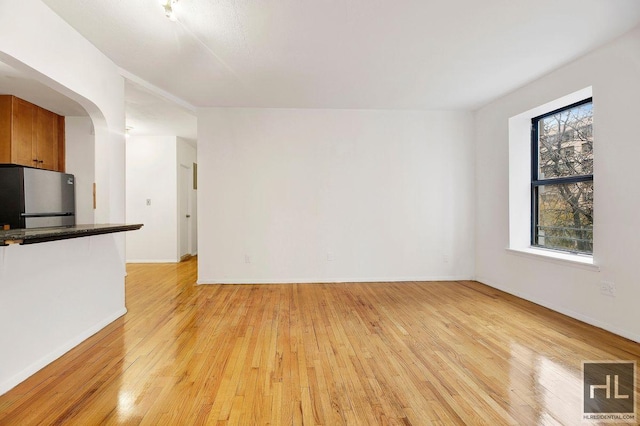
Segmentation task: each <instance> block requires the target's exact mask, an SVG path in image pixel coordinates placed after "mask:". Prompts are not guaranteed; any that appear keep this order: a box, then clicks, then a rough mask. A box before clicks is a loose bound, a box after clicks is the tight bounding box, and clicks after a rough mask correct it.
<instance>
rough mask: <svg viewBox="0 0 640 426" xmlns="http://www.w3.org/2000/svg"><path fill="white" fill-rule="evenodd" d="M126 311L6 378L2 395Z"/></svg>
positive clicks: (103, 321)
mask: <svg viewBox="0 0 640 426" xmlns="http://www.w3.org/2000/svg"><path fill="white" fill-rule="evenodd" d="M126 313H127V308H123V309H122V310H119V311H117V312H115V313H114V314H112V315H110V316H108V317H107V318H105V319H104V320H102V321H100V322H99V323H97V324H96V325H94V326H93V327H90V328H88V329H87V330H85V331H84V332H82V333H80V334H79V335H78V336H76V337H74V338H73V339H71V340H69V341H68V342H67V343H65V344H63V345H62V346H59V347H58V348H57V349H55V350H54V351H52V352H51V353H49V354H47V355H45V356H44V357H42V358H40V359H39V360H38V361H36V362H34V363H33V364H31V365H29V366H28V367H26V368H25V369H24V370H22V371H21V372H19V373H18V374H16V375H14V376H13V377H11V378H9V379H8V380H5V381H4V382H3V383H0V395H2V394H4V393H6V392H8V391H10V390H11V389H13V388H14V387H16V386H17V385H19V384H20V383H22V382H23V381H25V380H26V379H28V378H29V377H31V376H32V375H34V374H35V373H37V372H38V371H40V370H42V369H43V368H44V367H46V366H47V365H49V364H51V363H52V362H53V361H55V360H56V359H58V358H60V357H61V356H62V355H64V354H66V353H67V352H69V351H70V350H71V349H73V348H75V347H76V346H78V345H79V344H80V343H82V342H84V341H85V340H87V339H88V338H89V337H91V336H93V335H94V334H96V333H97V332H98V331H100V330H102V329H103V328H105V327H106V326H107V325H109V324H111V323H112V322H113V321H115V320H117V319H118V318H120V317H121V316H123V315H124V314H126Z"/></svg>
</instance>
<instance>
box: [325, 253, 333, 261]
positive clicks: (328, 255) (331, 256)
mask: <svg viewBox="0 0 640 426" xmlns="http://www.w3.org/2000/svg"><path fill="white" fill-rule="evenodd" d="M333 259H334V257H333V253H331V252H327V262H333Z"/></svg>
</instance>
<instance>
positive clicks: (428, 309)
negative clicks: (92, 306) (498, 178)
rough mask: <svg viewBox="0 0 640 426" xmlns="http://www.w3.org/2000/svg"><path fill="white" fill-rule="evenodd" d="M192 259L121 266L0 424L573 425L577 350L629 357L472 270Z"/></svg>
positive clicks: (610, 339)
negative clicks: (428, 276)
mask: <svg viewBox="0 0 640 426" xmlns="http://www.w3.org/2000/svg"><path fill="white" fill-rule="evenodd" d="M196 262H197V258H192V259H190V260H187V261H185V262H181V263H179V264H164V265H141V264H138V265H128V267H127V270H128V277H127V286H126V296H127V308H128V313H127V314H126V315H125V316H124V317H123V318H120V319H118V320H116V321H114V322H113V323H112V324H110V325H109V326H107V327H105V328H104V329H103V330H102V331H100V332H99V333H97V334H96V335H94V336H92V337H91V338H89V339H88V340H86V341H85V342H83V343H82V344H80V345H79V346H77V347H76V348H74V349H72V350H71V351H69V352H68V353H67V354H65V355H64V356H63V357H61V358H60V359H58V360H56V361H54V362H53V363H52V364H50V365H49V366H47V367H46V368H44V369H43V370H41V371H39V372H38V373H36V374H34V375H33V376H32V377H30V378H29V379H27V380H26V381H25V382H23V383H21V384H20V385H18V386H17V387H16V388H14V389H13V390H11V391H9V392H8V393H6V394H5V395H2V396H0V425H21V426H22V425H27V426H28V425H38V424H72V425H74V424H77V425H93V424H96V425H98V424H100V425H102V424H105V425H120V424H133V425H138V424H142V425H156V424H171V425H174V424H178V425H182V424H185V425H186V424H188V425H205V424H212V425H232V424H233V425H235V424H238V425H259V424H270V425H288V424H294V425H300V424H304V425H314V424H315V425H339V424H354V425H372V424H379V425H427V424H434V425H454V424H492V425H509V424H540V425H547V424H548V425H555V424H563V425H565V424H576V423H579V422H580V419H581V392H582V375H581V374H582V373H581V363H582V361H583V360H635V361H636V362H638V364H640V362H639V361H640V344H638V343H635V342H632V341H630V340H626V339H623V338H621V337H618V336H615V335H613V334H611V333H608V332H606V331H604V330H601V329H598V328H595V327H592V326H589V325H587V324H584V323H582V322H579V321H576V320H573V319H571V318H568V317H566V316H564V315H561V314H558V313H556V312H552V311H550V310H548V309H545V308H542V307H540V306H537V305H535V304H533V303H530V302H527V301H524V300H522V299H519V298H517V297H514V296H511V295H508V294H505V293H503V292H500V291H498V290H496V289H493V288H491V287H487V286H484V285H482V284H480V283H477V282H473V281H459V282H421V283H412V282H403V283H342V284H286V285H277V284H276V285H240V286H236V285H210V286H197V285H195V281H196V265H197V263H196ZM638 388H639V389H640V386H639V387H638ZM636 400H640V395H638V392H636Z"/></svg>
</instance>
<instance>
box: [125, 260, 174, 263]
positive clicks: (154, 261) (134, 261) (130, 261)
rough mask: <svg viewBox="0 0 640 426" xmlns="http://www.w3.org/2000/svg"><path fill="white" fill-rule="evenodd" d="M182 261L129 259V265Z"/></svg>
mask: <svg viewBox="0 0 640 426" xmlns="http://www.w3.org/2000/svg"><path fill="white" fill-rule="evenodd" d="M179 262H180V259H127V263H179Z"/></svg>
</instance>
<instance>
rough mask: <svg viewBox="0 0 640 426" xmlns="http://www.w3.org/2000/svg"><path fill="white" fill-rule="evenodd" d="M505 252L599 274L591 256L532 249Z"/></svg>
mask: <svg viewBox="0 0 640 426" xmlns="http://www.w3.org/2000/svg"><path fill="white" fill-rule="evenodd" d="M507 251H508V252H509V253H511V254H514V255H516V256H522V257H528V258H530V259H531V258H533V259H538V260H542V261H545V262H551V263H556V264H558V265H564V266H571V267H574V268H579V269H586V270H588V271H594V272H600V267H599V266H597V265H595V264H594V263H593V256H585V255H578V254H571V253H562V252H558V251H553V250H544V249H539V248H533V247H526V248H507Z"/></svg>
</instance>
